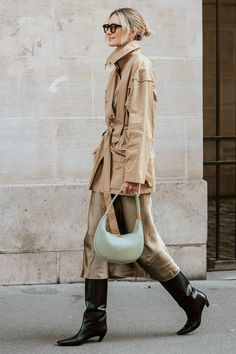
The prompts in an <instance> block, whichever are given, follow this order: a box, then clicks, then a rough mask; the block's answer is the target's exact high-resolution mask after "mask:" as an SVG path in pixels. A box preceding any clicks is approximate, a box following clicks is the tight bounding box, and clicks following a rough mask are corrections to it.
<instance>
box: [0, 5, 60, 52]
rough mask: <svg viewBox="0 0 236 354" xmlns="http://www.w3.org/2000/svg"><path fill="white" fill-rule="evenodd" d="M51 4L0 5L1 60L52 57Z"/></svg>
mask: <svg viewBox="0 0 236 354" xmlns="http://www.w3.org/2000/svg"><path fill="white" fill-rule="evenodd" d="M51 16H52V14H51V1H50V0H42V1H40V2H39V1H37V0H33V1H32V0H24V1H23V2H22V1H20V0H15V1H5V2H4V5H1V23H0V56H1V57H18V56H20V57H31V56H43V57H46V56H51V55H53V31H52V28H53V27H52V17H51Z"/></svg>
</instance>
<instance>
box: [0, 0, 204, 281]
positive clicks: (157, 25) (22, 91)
mask: <svg viewBox="0 0 236 354" xmlns="http://www.w3.org/2000/svg"><path fill="white" fill-rule="evenodd" d="M123 6H124V7H125V6H129V7H134V8H136V9H137V10H139V11H140V12H141V13H142V14H143V17H144V18H145V19H146V21H147V22H148V24H149V26H150V28H152V29H153V31H154V34H153V36H150V37H148V38H144V40H143V42H141V43H140V44H141V48H142V52H143V53H144V54H145V55H148V56H149V57H150V59H151V60H152V62H153V64H154V67H155V70H156V76H157V94H158V114H157V121H156V131H155V144H154V146H155V151H156V178H157V180H156V183H157V192H156V193H154V194H153V213H154V221H155V223H156V227H157V230H158V232H159V233H160V235H161V236H162V238H163V240H164V241H165V243H166V245H167V246H168V249H169V251H170V253H171V254H172V255H173V257H174V258H175V260H176V261H177V263H178V264H179V265H180V267H181V269H182V271H183V272H185V274H186V275H187V276H188V277H190V278H191V279H204V278H205V275H206V237H207V206H206V205H207V184H206V182H205V181H204V180H203V161H202V155H203V149H202V130H203V124H202V108H203V107H202V2H201V1H200V0H188V1H185V0H178V1H174V0H158V1H155V0H147V1H145V2H141V1H137V0H136V1H133V0H129V1H123V0H119V1H118V0H117V1H114V0H110V1H106V0H101V1H99V2H98V1H95V0H88V1H80V0H41V1H36V0H25V1H10V0H5V1H3V0H0V7H1V22H0V26H1V27H0V28H1V31H0V44H1V45H0V63H1V66H0V67H1V69H0V70H1V81H0V82H1V86H0V97H1V106H0V166H1V168H0V224H1V229H0V284H40V283H56V282H62V283H64V282H77V281H83V279H81V278H80V271H81V262H82V251H83V238H84V235H85V232H86V228H87V212H88V206H89V198H90V191H89V190H88V188H87V187H88V186H87V185H88V178H89V175H90V171H91V168H92V161H93V155H92V151H93V150H94V148H95V147H96V146H97V144H98V143H99V141H100V137H101V134H102V132H103V131H104V130H105V128H106V127H105V123H104V90H105V87H106V82H107V78H108V75H109V70H108V69H107V70H106V71H105V70H104V63H105V60H106V57H107V56H108V55H109V54H110V52H111V50H112V48H109V47H108V46H106V43H105V41H104V34H103V32H102V27H101V25H102V24H103V23H104V22H106V21H107V17H108V15H109V13H110V12H111V11H112V10H113V9H114V8H118V7H123Z"/></svg>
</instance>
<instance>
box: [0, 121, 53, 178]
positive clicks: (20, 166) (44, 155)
mask: <svg viewBox="0 0 236 354" xmlns="http://www.w3.org/2000/svg"><path fill="white" fill-rule="evenodd" d="M55 129H56V126H55V121H53V120H49V119H48V120H26V119H0V165H1V172H0V182H1V183H6V184H8V183H27V182H28V183H35V182H36V183H38V182H43V181H49V180H52V179H53V177H55V171H56V159H55V158H56V154H55V152H56V150H55V141H54V140H55V135H56V130H55Z"/></svg>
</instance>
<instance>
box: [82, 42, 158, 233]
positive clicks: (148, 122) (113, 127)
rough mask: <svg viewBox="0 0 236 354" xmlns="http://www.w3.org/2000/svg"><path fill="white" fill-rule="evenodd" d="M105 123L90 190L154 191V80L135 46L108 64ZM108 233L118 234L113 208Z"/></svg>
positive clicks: (112, 57)
mask: <svg viewBox="0 0 236 354" xmlns="http://www.w3.org/2000/svg"><path fill="white" fill-rule="evenodd" d="M113 64H115V68H114V69H113V71H112V72H111V73H110V76H109V79H108V84H107V88H106V90H105V121H106V124H107V130H106V131H105V132H104V133H103V135H102V139H101V142H100V144H99V146H98V149H97V152H96V154H94V164H93V169H92V173H91V176H90V181H89V189H91V190H93V191H97V192H103V193H104V199H105V203H106V206H108V203H109V202H110V200H111V199H110V193H116V192H118V191H119V190H120V188H121V186H122V184H123V183H124V181H128V182H136V183H139V193H138V194H143V193H150V192H154V191H156V186H155V153H154V150H153V146H152V144H153V135H154V126H155V117H156V108H157V95H156V78H155V73H154V69H153V66H152V63H151V61H150V60H149V59H148V58H147V57H146V56H144V55H143V54H142V53H141V52H140V46H139V44H138V42H137V41H135V40H134V41H131V42H130V43H128V44H126V45H125V46H124V47H123V48H122V49H121V50H119V51H118V50H117V48H116V49H115V50H113V52H112V53H111V55H110V56H109V57H108V58H107V61H106V64H105V67H106V66H107V65H109V66H112V65H113ZM108 220H109V225H110V230H111V231H112V232H114V233H115V232H118V225H117V221H116V218H115V214H114V208H111V209H110V211H109V213H108Z"/></svg>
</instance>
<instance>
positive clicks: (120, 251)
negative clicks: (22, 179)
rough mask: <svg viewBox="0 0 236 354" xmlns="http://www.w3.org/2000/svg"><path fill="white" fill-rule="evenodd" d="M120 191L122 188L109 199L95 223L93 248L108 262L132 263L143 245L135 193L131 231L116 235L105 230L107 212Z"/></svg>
mask: <svg viewBox="0 0 236 354" xmlns="http://www.w3.org/2000/svg"><path fill="white" fill-rule="evenodd" d="M121 191H122V189H121V190H120V191H119V192H117V193H116V194H115V196H114V197H113V199H112V200H111V201H110V203H109V205H108V207H107V210H106V212H105V214H104V215H103V216H102V218H101V219H100V221H99V223H98V225H97V229H96V232H95V235H94V250H95V252H96V254H97V255H98V256H99V257H100V258H102V259H103V260H104V261H107V262H110V263H132V262H134V261H136V260H137V259H138V258H139V257H140V256H141V254H142V252H143V247H144V235H143V224H142V220H141V215H140V202H139V197H138V195H137V194H135V198H136V207H137V218H136V221H135V225H134V229H133V232H131V233H128V234H124V235H116V234H112V233H110V232H107V231H106V219H107V212H108V210H109V209H110V207H111V205H112V203H113V202H114V200H115V199H116V198H117V196H118V195H119V194H120V193H121Z"/></svg>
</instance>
